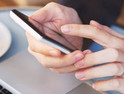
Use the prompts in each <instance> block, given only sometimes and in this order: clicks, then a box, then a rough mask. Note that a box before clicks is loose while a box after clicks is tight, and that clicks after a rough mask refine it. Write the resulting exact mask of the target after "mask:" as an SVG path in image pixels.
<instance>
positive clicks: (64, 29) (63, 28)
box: [61, 26, 70, 33]
mask: <svg viewBox="0 0 124 94" xmlns="http://www.w3.org/2000/svg"><path fill="white" fill-rule="evenodd" d="M61 31H62V32H63V33H68V32H69V31H70V27H69V26H62V27H61Z"/></svg>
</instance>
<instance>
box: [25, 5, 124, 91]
mask: <svg viewBox="0 0 124 94" xmlns="http://www.w3.org/2000/svg"><path fill="white" fill-rule="evenodd" d="M52 7H54V10H53V8H52ZM47 15H49V16H47ZM70 15H73V17H72V16H70ZM30 18H31V19H35V20H37V21H38V22H39V23H42V24H43V25H45V26H48V27H50V28H52V29H54V30H55V31H58V32H59V33H61V34H63V35H64V36H65V38H67V40H69V41H70V42H72V43H73V44H74V45H75V46H77V48H78V49H79V50H77V51H74V52H72V53H70V54H68V55H64V54H62V53H61V52H60V51H59V50H57V49H55V48H52V47H50V46H48V45H46V44H44V43H42V42H39V41H37V40H36V39H34V38H33V37H32V36H31V35H30V34H29V33H26V35H27V38H28V42H29V52H30V53H31V54H32V55H34V56H35V57H36V58H37V60H38V61H39V62H40V63H41V64H42V65H43V66H44V67H46V68H50V69H51V70H52V71H55V72H57V73H75V76H76V78H77V79H79V80H87V79H92V78H99V77H106V76H115V77H114V78H113V79H110V80H105V81H97V82H95V83H94V84H93V88H94V89H96V90H99V91H108V90H117V91H120V92H122V93H124V89H123V88H124V77H122V76H120V75H122V74H123V72H124V58H123V56H124V36H122V35H120V34H118V33H116V32H115V31H113V30H111V29H110V28H109V27H107V26H104V25H101V24H99V23H97V22H95V21H91V22H90V25H81V21H80V19H79V17H78V15H77V13H76V11H75V10H73V9H71V8H68V7H65V6H62V5H59V4H56V3H50V4H48V5H47V6H45V7H44V8H43V9H40V10H38V11H37V12H35V13H34V14H33V15H32V16H30ZM32 23H33V24H34V25H35V26H36V27H37V28H39V29H40V30H42V31H45V33H46V34H48V32H49V31H48V30H47V29H46V28H45V27H44V26H39V25H37V24H36V23H34V22H32ZM65 24H66V25H65ZM48 35H49V34H48ZM66 35H68V36H66ZM49 36H50V35H49ZM74 36H75V37H74ZM52 37H55V36H52ZM81 37H84V38H88V39H92V40H93V41H95V42H97V43H99V44H100V45H102V46H104V47H105V49H104V50H102V51H99V52H95V53H92V51H90V50H85V51H83V52H82V51H80V49H81V45H82V44H81V43H82V38H81ZM74 40H75V41H74ZM106 62H110V63H107V64H104V65H101V66H97V67H92V66H93V65H97V64H103V63H106Z"/></svg>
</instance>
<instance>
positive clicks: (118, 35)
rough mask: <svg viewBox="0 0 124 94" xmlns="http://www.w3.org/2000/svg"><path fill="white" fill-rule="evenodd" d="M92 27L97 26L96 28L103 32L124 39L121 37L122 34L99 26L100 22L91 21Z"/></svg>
mask: <svg viewBox="0 0 124 94" xmlns="http://www.w3.org/2000/svg"><path fill="white" fill-rule="evenodd" d="M90 25H92V26H95V27H97V28H99V29H101V30H104V31H107V32H108V33H110V34H112V35H114V36H116V37H118V38H122V39H124V36H123V35H121V34H119V33H117V32H115V31H113V30H112V29H110V28H109V27H108V26H105V25H101V24H99V23H98V22H96V21H94V20H91V21H90Z"/></svg>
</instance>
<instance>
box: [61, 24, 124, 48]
mask: <svg viewBox="0 0 124 94" xmlns="http://www.w3.org/2000/svg"><path fill="white" fill-rule="evenodd" d="M61 30H62V32H63V33H64V34H68V35H72V36H79V37H85V38H89V39H92V40H94V41H95V42H97V43H99V44H101V45H102V46H105V47H110V48H122V47H124V46H123V45H122V44H124V41H123V40H122V39H120V38H117V37H115V36H113V35H111V34H110V33H108V32H106V31H104V30H101V29H99V28H97V27H95V26H92V25H76V24H70V25H65V26H62V27H61ZM108 40H109V41H108Z"/></svg>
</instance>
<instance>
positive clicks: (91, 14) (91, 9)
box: [57, 0, 124, 50]
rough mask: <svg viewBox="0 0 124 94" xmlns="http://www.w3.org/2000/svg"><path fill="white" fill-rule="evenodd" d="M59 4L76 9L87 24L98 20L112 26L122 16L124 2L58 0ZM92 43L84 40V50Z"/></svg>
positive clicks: (109, 0)
mask: <svg viewBox="0 0 124 94" xmlns="http://www.w3.org/2000/svg"><path fill="white" fill-rule="evenodd" d="M57 2H58V3H60V4H62V5H65V6H68V7H72V8H74V9H75V10H76V11H77V12H78V14H79V16H80V18H81V20H82V22H83V23H85V24H89V22H90V20H96V21H98V22H99V23H101V24H104V25H107V26H110V25H112V24H115V22H116V19H117V18H118V16H119V15H120V12H121V8H122V5H123V2H124V0H57ZM92 42H93V41H92V40H90V39H85V38H84V41H83V44H84V45H83V48H82V50H85V49H87V48H88V46H89V45H90V44H91V43H92Z"/></svg>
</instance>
